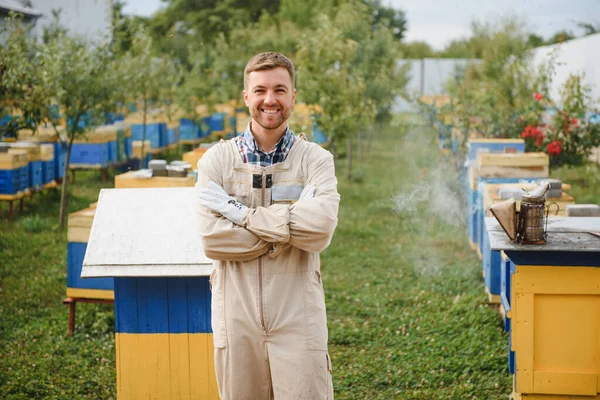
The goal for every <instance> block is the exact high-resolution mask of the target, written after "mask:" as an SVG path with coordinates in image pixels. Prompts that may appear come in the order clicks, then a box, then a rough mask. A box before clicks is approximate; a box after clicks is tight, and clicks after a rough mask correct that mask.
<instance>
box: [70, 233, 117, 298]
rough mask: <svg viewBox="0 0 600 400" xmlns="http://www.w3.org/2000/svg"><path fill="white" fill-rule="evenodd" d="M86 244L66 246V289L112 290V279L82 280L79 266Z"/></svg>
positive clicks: (81, 262)
mask: <svg viewBox="0 0 600 400" xmlns="http://www.w3.org/2000/svg"><path fill="white" fill-rule="evenodd" d="M86 249H87V243H79V242H69V243H68V244H67V287H70V288H77V289H101V290H113V287H114V284H113V278H82V277H81V266H82V265H83V258H84V257H85V250H86Z"/></svg>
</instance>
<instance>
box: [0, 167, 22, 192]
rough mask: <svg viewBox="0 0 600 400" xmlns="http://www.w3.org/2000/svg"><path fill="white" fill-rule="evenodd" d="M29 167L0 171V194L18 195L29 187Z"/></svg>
mask: <svg viewBox="0 0 600 400" xmlns="http://www.w3.org/2000/svg"><path fill="white" fill-rule="evenodd" d="M28 175H29V172H28V167H19V168H14V169H0V194H16V193H18V192H21V191H23V190H25V189H27V187H28V185H29V179H28Z"/></svg>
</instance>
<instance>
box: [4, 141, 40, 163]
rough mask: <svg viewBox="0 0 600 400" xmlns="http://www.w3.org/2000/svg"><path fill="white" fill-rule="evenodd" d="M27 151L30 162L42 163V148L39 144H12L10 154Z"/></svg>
mask: <svg viewBox="0 0 600 400" xmlns="http://www.w3.org/2000/svg"><path fill="white" fill-rule="evenodd" d="M23 150H24V151H26V152H27V159H28V160H29V161H40V160H41V156H42V154H41V147H40V145H39V144H36V143H31V142H16V143H12V144H11V148H10V149H8V152H9V153H12V152H15V151H23Z"/></svg>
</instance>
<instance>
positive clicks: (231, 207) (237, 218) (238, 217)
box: [198, 181, 250, 226]
mask: <svg viewBox="0 0 600 400" xmlns="http://www.w3.org/2000/svg"><path fill="white" fill-rule="evenodd" d="M198 198H199V199H200V204H202V205H203V206H204V207H206V208H210V209H211V210H213V211H216V212H218V213H219V214H221V215H222V216H224V217H225V218H227V219H228V220H230V221H231V222H233V223H234V224H236V225H240V226H246V218H247V216H248V212H249V211H250V210H249V209H248V207H246V206H245V205H243V204H241V203H240V202H238V201H237V200H236V199H234V198H233V197H231V196H230V195H228V194H227V192H226V191H225V190H223V188H222V187H221V186H219V185H217V184H216V183H214V182H213V181H209V182H208V187H207V188H205V189H200V190H199V191H198Z"/></svg>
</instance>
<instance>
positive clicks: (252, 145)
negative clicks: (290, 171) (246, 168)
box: [237, 122, 296, 167]
mask: <svg viewBox="0 0 600 400" xmlns="http://www.w3.org/2000/svg"><path fill="white" fill-rule="evenodd" d="M251 125H252V122H250V123H248V126H247V127H246V131H245V132H244V134H243V135H241V136H238V137H237V144H238V149H239V151H240V155H241V156H242V159H243V161H244V162H245V163H248V164H254V165H261V166H263V167H264V166H269V165H273V164H276V163H278V162H283V161H285V159H286V158H287V155H288V153H289V152H290V150H291V148H292V145H293V144H294V142H295V141H296V136H294V134H293V133H292V131H291V130H290V127H289V126H288V127H286V128H285V133H284V134H283V136H282V137H281V138H280V139H279V141H278V142H277V144H276V145H275V147H274V148H273V150H271V151H270V152H268V153H266V152H264V151H262V150H261V149H260V148H259V147H258V145H257V144H256V139H254V135H253V134H252V130H251V129H250V128H251Z"/></svg>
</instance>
